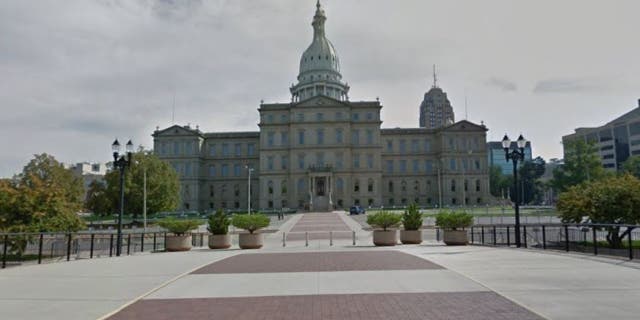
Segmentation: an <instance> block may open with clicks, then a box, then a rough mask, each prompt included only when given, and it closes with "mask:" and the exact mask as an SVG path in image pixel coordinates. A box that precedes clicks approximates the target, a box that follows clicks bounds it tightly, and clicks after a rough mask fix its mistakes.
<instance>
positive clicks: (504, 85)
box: [484, 77, 518, 92]
mask: <svg viewBox="0 0 640 320" xmlns="http://www.w3.org/2000/svg"><path fill="white" fill-rule="evenodd" d="M484 84H485V85H487V86H489V87H497V88H499V89H500V90H502V91H506V92H510V91H517V90H518V85H516V83H515V82H512V81H509V80H505V79H502V78H497V77H491V78H490V79H489V80H487V81H485V82H484Z"/></svg>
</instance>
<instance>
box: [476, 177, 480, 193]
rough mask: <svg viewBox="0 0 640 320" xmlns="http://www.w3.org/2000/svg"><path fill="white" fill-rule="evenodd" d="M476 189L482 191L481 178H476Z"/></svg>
mask: <svg viewBox="0 0 640 320" xmlns="http://www.w3.org/2000/svg"><path fill="white" fill-rule="evenodd" d="M476 191H478V192H480V180H476Z"/></svg>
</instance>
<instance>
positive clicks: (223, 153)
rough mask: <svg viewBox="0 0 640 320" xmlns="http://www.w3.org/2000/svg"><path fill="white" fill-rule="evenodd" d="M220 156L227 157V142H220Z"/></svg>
mask: <svg viewBox="0 0 640 320" xmlns="http://www.w3.org/2000/svg"><path fill="white" fill-rule="evenodd" d="M222 156H223V157H228V156H229V144H228V143H223V144H222Z"/></svg>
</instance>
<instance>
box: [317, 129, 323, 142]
mask: <svg viewBox="0 0 640 320" xmlns="http://www.w3.org/2000/svg"><path fill="white" fill-rule="evenodd" d="M316 134H317V140H318V145H323V144H324V129H318V131H317V132H316Z"/></svg>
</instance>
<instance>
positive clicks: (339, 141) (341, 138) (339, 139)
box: [336, 129, 344, 144]
mask: <svg viewBox="0 0 640 320" xmlns="http://www.w3.org/2000/svg"><path fill="white" fill-rule="evenodd" d="M343 141H344V136H343V132H342V129H336V143H337V144H342V143H343Z"/></svg>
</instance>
